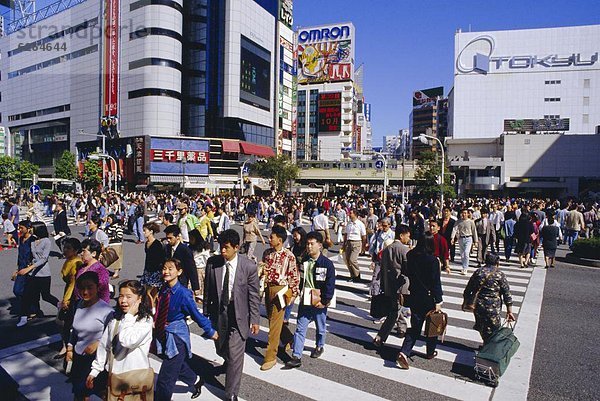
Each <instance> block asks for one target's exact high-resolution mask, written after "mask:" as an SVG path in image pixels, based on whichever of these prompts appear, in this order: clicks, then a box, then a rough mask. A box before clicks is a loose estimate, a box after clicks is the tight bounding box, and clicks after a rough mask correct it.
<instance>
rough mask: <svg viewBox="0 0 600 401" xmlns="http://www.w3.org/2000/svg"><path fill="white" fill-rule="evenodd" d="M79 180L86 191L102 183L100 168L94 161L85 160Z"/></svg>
mask: <svg viewBox="0 0 600 401" xmlns="http://www.w3.org/2000/svg"><path fill="white" fill-rule="evenodd" d="M81 180H82V181H83V183H84V185H85V186H86V187H87V188H88V189H89V188H96V187H97V186H98V185H100V184H101V183H102V166H100V164H99V163H98V162H97V161H96V160H86V161H85V162H84V163H83V176H82V179H81Z"/></svg>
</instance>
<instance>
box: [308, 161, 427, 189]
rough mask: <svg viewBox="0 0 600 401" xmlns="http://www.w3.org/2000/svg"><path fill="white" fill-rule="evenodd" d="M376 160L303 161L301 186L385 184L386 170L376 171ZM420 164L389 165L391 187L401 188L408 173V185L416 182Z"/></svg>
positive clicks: (393, 162) (399, 163)
mask: <svg viewBox="0 0 600 401" xmlns="http://www.w3.org/2000/svg"><path fill="white" fill-rule="evenodd" d="M375 162H376V161H375V160H357V161H354V160H351V161H299V162H298V167H300V173H299V175H298V179H297V180H296V182H298V183H301V184H310V183H315V184H334V183H335V184H355V185H360V184H375V185H377V184H381V183H383V174H384V173H383V169H381V170H380V169H377V168H376V167H375ZM415 169H416V162H415V161H413V160H410V161H406V162H405V164H404V169H403V168H402V161H399V160H391V161H388V165H387V177H388V183H389V185H401V183H402V175H403V171H404V180H405V184H406V185H409V184H412V183H413V182H414V177H415Z"/></svg>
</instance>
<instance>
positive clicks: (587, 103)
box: [583, 96, 590, 106]
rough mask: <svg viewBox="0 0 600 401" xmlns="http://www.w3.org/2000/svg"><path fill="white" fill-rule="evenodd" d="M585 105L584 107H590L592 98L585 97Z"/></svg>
mask: <svg viewBox="0 0 600 401" xmlns="http://www.w3.org/2000/svg"><path fill="white" fill-rule="evenodd" d="M583 105H584V106H589V105H590V97H589V96H584V97H583Z"/></svg>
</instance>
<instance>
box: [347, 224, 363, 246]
mask: <svg viewBox="0 0 600 401" xmlns="http://www.w3.org/2000/svg"><path fill="white" fill-rule="evenodd" d="M366 235H367V228H366V227H365V225H364V223H363V222H362V221H360V220H359V219H356V221H352V220H350V221H349V222H348V224H346V239H347V240H348V241H362V237H364V236H366Z"/></svg>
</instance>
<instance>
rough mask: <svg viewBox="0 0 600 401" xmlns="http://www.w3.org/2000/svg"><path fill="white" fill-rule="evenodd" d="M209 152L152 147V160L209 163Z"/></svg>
mask: <svg viewBox="0 0 600 401" xmlns="http://www.w3.org/2000/svg"><path fill="white" fill-rule="evenodd" d="M209 155H210V153H209V152H204V151H201V150H166V149H151V150H150V161H153V162H179V163H181V162H183V161H184V160H185V161H186V162H187V163H208V160H209V157H210V156H209Z"/></svg>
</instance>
